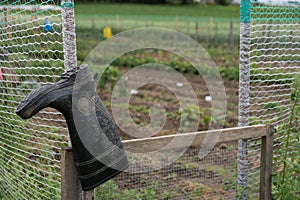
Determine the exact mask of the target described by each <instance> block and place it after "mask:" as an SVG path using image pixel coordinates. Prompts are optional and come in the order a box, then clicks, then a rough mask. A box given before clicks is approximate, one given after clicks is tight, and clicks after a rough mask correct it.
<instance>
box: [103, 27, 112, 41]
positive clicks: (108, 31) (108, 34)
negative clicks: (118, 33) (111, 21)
mask: <svg viewBox="0 0 300 200" xmlns="http://www.w3.org/2000/svg"><path fill="white" fill-rule="evenodd" d="M103 36H104V37H105V38H106V39H109V38H111V37H112V32H111V28H110V27H108V26H107V27H105V28H104V29H103Z"/></svg>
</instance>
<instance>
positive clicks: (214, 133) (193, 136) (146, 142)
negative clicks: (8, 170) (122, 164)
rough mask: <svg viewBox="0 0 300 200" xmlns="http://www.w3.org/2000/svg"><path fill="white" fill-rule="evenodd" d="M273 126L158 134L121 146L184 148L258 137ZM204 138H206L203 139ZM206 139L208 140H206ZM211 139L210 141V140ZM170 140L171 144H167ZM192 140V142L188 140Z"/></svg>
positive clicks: (140, 149) (134, 148)
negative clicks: (204, 143)
mask: <svg viewBox="0 0 300 200" xmlns="http://www.w3.org/2000/svg"><path fill="white" fill-rule="evenodd" d="M273 132H274V130H273V127H272V126H268V125H255V126H246V127H236V128H227V129H218V130H209V131H201V132H194V133H183V134H175V135H166V136H158V137H151V138H141V139H132V140H124V141H123V146H124V148H125V150H128V151H131V152H137V153H138V152H151V151H155V150H158V149H161V148H162V147H164V148H168V146H170V147H169V148H174V147H176V148H185V147H187V146H199V145H202V144H203V141H204V140H205V142H206V143H209V142H215V139H217V142H218V143H220V142H229V141H236V140H241V139H251V138H260V137H263V136H267V135H268V134H271V133H273ZM205 138H206V139H205ZM207 139H208V140H207ZM210 140H211V141H210ZM171 141H172V145H167V144H169V143H170V142H171ZM190 141H192V142H190Z"/></svg>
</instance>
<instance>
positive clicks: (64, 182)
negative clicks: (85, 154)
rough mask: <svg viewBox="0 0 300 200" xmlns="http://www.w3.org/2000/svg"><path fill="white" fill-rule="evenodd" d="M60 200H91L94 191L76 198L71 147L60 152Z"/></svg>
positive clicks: (74, 167)
mask: <svg viewBox="0 0 300 200" xmlns="http://www.w3.org/2000/svg"><path fill="white" fill-rule="evenodd" d="M60 169H61V199H62V200H70V199H72V200H76V199H78V200H82V199H83V200H93V199H94V191H93V190H91V191H86V192H83V197H81V196H80V195H79V196H78V184H79V179H78V173H77V169H76V166H75V161H74V156H73V150H72V148H71V147H67V148H63V149H62V152H61V167H60Z"/></svg>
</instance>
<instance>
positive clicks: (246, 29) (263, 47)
mask: <svg viewBox="0 0 300 200" xmlns="http://www.w3.org/2000/svg"><path fill="white" fill-rule="evenodd" d="M241 15H242V16H241V23H242V24H241V35H242V39H241V53H240V54H241V72H240V73H241V77H243V78H242V80H241V83H240V86H241V88H240V91H245V93H244V94H243V95H242V96H241V97H240V103H242V104H243V107H240V113H241V114H240V117H239V120H240V122H246V123H248V124H250V125H254V124H273V125H274V126H275V127H276V130H277V131H276V135H275V137H274V141H275V142H274V148H275V154H274V156H275V160H276V157H277V156H278V150H279V149H280V147H281V145H282V142H283V138H284V137H285V136H286V134H285V128H284V127H285V125H286V124H287V123H288V121H289V118H290V115H291V105H292V104H291V90H292V85H293V82H294V80H295V76H296V74H299V72H300V65H299V60H300V56H299V46H300V40H299V39H300V38H299V18H300V6H299V5H297V4H293V3H289V4H287V3H280V2H279V1H276V2H275V1H273V2H272V1H270V2H269V3H257V1H251V0H244V1H242V7H241ZM245 120H246V121H245ZM243 125H244V124H243ZM258 145H259V142H258V141H255V140H254V141H247V142H245V143H243V144H242V145H241V148H242V149H244V151H242V150H241V151H240V155H241V154H243V152H247V149H248V158H247V159H248V162H250V163H251V160H252V159H253V158H255V157H256V155H257V150H258ZM244 160H245V159H244ZM239 162H240V164H241V165H243V166H245V168H243V167H242V166H241V168H240V169H242V168H243V169H244V170H248V171H243V172H241V173H240V178H241V177H242V176H243V175H244V177H243V178H244V179H243V180H242V178H241V180H242V181H240V183H241V185H243V184H242V182H244V185H248V187H249V190H248V192H247V193H248V194H250V197H251V198H250V199H252V196H251V195H253V194H256V193H257V192H258V191H257V190H253V188H257V187H256V186H257V185H259V183H258V182H255V181H253V180H255V179H256V178H255V177H259V176H260V173H259V170H258V169H257V166H256V165H252V166H250V165H249V163H247V162H243V159H240V161H239ZM281 164H282V163H275V166H276V168H275V170H276V169H279V168H280V165H281ZM245 174H247V176H246V175H245ZM247 181H248V184H245V182H247ZM246 187H247V186H246ZM246 190H247V189H246Z"/></svg>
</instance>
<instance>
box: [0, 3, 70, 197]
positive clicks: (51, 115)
mask: <svg viewBox="0 0 300 200" xmlns="http://www.w3.org/2000/svg"><path fill="white" fill-rule="evenodd" d="M59 5H60V2H59V1H53V0H39V1H37V0H30V1H28V0H26V1H25V0H15V1H8V0H3V1H0V18H1V19H0V26H1V29H0V51H1V57H0V63H1V64H0V70H1V74H2V75H1V77H0V79H1V80H0V102H1V103H0V118H1V120H0V149H1V150H0V174H1V177H0V195H1V196H0V198H3V199H58V198H60V149H61V147H62V146H66V145H67V144H68V135H67V133H68V132H67V129H66V125H65V122H64V119H63V117H62V115H61V114H60V113H58V112H57V111H55V110H53V109H45V110H43V111H41V112H39V113H38V114H37V115H35V116H34V117H33V118H32V119H30V120H22V119H21V118H19V117H18V116H17V115H16V114H15V112H14V111H15V108H16V106H17V105H18V103H19V102H20V101H21V100H22V99H23V98H24V97H25V96H26V95H27V94H29V93H30V91H32V90H33V89H35V88H37V87H40V86H41V85H44V84H49V83H51V82H54V81H56V80H57V79H58V78H59V75H60V74H61V72H63V70H64V57H63V56H64V53H63V41H62V19H61V18H62V14H61V9H60V6H59Z"/></svg>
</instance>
